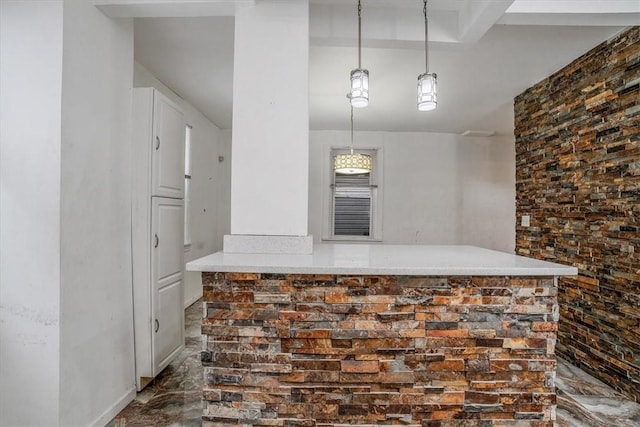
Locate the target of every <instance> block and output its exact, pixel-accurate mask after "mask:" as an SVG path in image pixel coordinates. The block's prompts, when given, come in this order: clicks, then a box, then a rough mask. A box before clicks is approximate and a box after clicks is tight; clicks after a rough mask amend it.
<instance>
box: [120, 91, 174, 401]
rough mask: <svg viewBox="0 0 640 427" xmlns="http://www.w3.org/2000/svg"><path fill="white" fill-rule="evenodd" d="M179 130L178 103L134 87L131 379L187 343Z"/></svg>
mask: <svg viewBox="0 0 640 427" xmlns="http://www.w3.org/2000/svg"><path fill="white" fill-rule="evenodd" d="M184 135H185V120H184V116H183V114H182V112H181V111H180V108H179V107H178V106H177V105H175V104H174V103H173V102H171V101H170V100H169V99H168V98H166V97H165V96H163V95H162V94H161V93H160V92H158V91H157V90H155V89H151V88H141V89H134V90H133V141H132V169H133V189H132V225H133V226H132V257H133V298H134V332H135V353H136V361H135V362H136V385H137V388H138V390H141V389H142V388H144V387H145V386H146V385H147V384H148V383H149V382H151V380H153V378H154V377H155V376H156V375H158V374H159V373H160V371H162V370H163V369H164V368H165V367H166V366H167V365H168V364H169V363H170V362H171V360H173V358H175V356H177V355H178V353H179V352H180V351H181V350H182V349H183V348H184V307H183V267H184V200H182V198H183V196H184Z"/></svg>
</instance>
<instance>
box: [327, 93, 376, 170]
mask: <svg viewBox="0 0 640 427" xmlns="http://www.w3.org/2000/svg"><path fill="white" fill-rule="evenodd" d="M349 148H350V152H349V154H338V155H336V156H335V157H334V158H333V170H334V171H335V172H336V173H339V174H343V175H355V174H359V173H368V172H371V156H369V155H367V154H356V153H354V152H353V105H352V106H351V146H350V147H349Z"/></svg>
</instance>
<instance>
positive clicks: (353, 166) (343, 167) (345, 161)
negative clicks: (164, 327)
mask: <svg viewBox="0 0 640 427" xmlns="http://www.w3.org/2000/svg"><path fill="white" fill-rule="evenodd" d="M333 170H334V171H335V172H336V173H340V174H345V175H355V174H358V173H367V172H371V156H368V155H366V154H354V153H350V154H338V155H337V156H335V157H334V158H333Z"/></svg>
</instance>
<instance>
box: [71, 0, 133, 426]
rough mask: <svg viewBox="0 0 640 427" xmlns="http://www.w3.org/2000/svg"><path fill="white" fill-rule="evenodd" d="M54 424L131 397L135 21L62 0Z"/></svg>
mask: <svg viewBox="0 0 640 427" xmlns="http://www.w3.org/2000/svg"><path fill="white" fill-rule="evenodd" d="M63 31H64V32H63V35H64V52H63V73H62V156H61V158H62V168H61V201H60V205H61V242H60V250H61V323H60V390H61V396H60V425H62V426H85V425H91V424H94V423H95V424H99V425H100V424H102V425H103V424H105V423H106V422H108V421H109V420H110V418H111V417H113V416H114V415H116V414H117V412H118V411H119V410H120V409H121V408H122V407H124V406H125V405H126V404H127V403H128V402H129V401H130V400H131V399H132V398H133V397H134V396H135V388H134V349H133V303H132V295H131V286H132V285H131V161H130V157H131V152H130V140H131V105H132V99H131V76H132V75H133V21H132V20H130V19H124V20H112V19H110V18H108V17H106V16H105V15H103V14H102V13H101V12H100V11H99V10H98V9H97V8H95V7H94V6H93V4H92V2H85V1H77V0H65V2H64V30H63Z"/></svg>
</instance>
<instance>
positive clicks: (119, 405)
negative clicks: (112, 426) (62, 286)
mask: <svg viewBox="0 0 640 427" xmlns="http://www.w3.org/2000/svg"><path fill="white" fill-rule="evenodd" d="M135 398H136V387H135V386H132V387H131V388H130V389H129V390H128V391H127V392H126V393H125V394H124V396H122V397H121V398H120V399H118V401H117V402H116V403H114V404H113V405H111V406H110V407H109V409H107V410H106V411H105V412H103V413H102V415H100V416H99V417H98V418H97V419H96V420H95V421H94V422H92V423H91V424H90V425H91V426H93V427H104V426H106V425H107V424H108V423H109V421H111V420H112V419H114V418H115V417H116V415H118V414H119V413H120V411H122V410H123V409H124V408H126V407H127V405H128V404H129V403H130V402H131V401H132V400H133V399H135Z"/></svg>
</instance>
